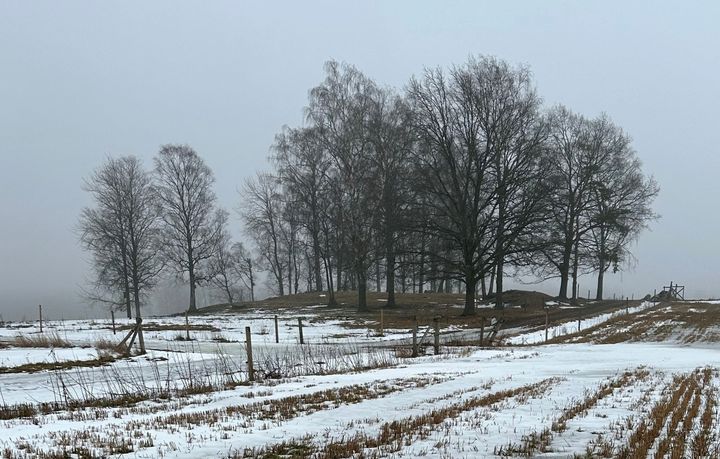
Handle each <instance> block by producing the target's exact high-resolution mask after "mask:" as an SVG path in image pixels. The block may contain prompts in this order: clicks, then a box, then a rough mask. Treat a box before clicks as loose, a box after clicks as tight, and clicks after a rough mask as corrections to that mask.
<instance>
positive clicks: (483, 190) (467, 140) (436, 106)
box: [409, 68, 496, 315]
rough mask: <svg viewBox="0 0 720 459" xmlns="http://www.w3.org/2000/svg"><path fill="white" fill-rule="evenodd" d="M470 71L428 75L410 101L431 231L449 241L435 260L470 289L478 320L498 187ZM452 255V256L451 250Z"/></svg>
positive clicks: (469, 307)
mask: <svg viewBox="0 0 720 459" xmlns="http://www.w3.org/2000/svg"><path fill="white" fill-rule="evenodd" d="M466 73H467V69H466V68H456V69H455V70H453V72H451V75H450V77H449V78H448V77H447V76H446V75H445V73H444V72H443V71H442V70H440V69H436V70H426V72H425V76H424V78H423V79H422V80H418V79H415V78H413V79H412V80H411V82H410V85H409V98H410V100H411V102H412V105H413V110H414V120H415V125H416V129H417V130H418V133H419V135H420V136H421V144H422V145H423V146H422V148H419V149H418V150H417V155H416V158H415V162H416V164H417V166H418V167H419V169H420V172H419V173H420V175H421V176H422V177H423V180H422V181H421V182H419V183H418V184H417V185H418V187H419V191H420V193H421V194H424V195H425V196H426V198H425V199H423V200H422V201H421V202H422V203H423V205H424V206H425V207H426V209H425V212H423V214H424V215H427V216H428V227H429V231H430V232H432V233H433V234H435V235H437V237H439V238H440V239H442V240H443V242H444V243H443V244H441V245H440V246H439V247H438V249H440V250H438V251H436V252H434V253H432V254H431V256H432V257H433V258H434V259H435V260H434V261H433V262H434V263H436V264H439V265H442V266H443V267H444V270H445V271H446V272H447V273H449V274H451V275H453V276H455V277H456V278H459V279H461V280H462V281H463V282H464V283H465V308H464V311H463V313H464V314H466V315H472V314H475V290H476V285H477V282H478V280H479V279H480V276H481V275H482V273H484V272H485V271H486V267H485V266H486V265H487V264H488V263H489V260H490V258H491V256H492V250H493V247H494V243H493V242H494V238H495V231H494V218H493V216H494V214H495V211H496V200H495V184H494V183H493V177H492V175H491V172H490V171H491V165H492V159H493V158H492V155H491V154H490V152H489V151H488V150H487V149H486V148H485V147H484V145H483V143H482V141H481V140H482V139H481V138H480V134H481V124H480V119H479V117H478V113H477V111H476V110H474V109H473V104H474V98H475V96H476V93H475V91H474V86H472V85H467V84H465V82H466V79H467V77H466ZM445 249H447V250H445Z"/></svg>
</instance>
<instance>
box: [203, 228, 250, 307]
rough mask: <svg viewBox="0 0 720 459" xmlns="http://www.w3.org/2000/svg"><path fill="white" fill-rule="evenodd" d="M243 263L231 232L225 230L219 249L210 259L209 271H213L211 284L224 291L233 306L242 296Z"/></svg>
mask: <svg viewBox="0 0 720 459" xmlns="http://www.w3.org/2000/svg"><path fill="white" fill-rule="evenodd" d="M242 263H243V261H242V260H241V259H240V257H239V254H238V253H237V252H236V251H235V250H234V245H233V243H232V241H231V240H230V234H229V233H227V231H223V235H222V239H221V241H220V244H219V246H218V250H217V252H216V253H215V256H213V257H212V258H211V259H210V260H209V271H210V272H211V273H213V276H212V278H211V279H210V284H211V285H213V286H214V287H215V288H217V289H218V290H220V291H221V292H223V295H224V297H225V299H226V300H227V302H228V304H229V305H231V306H232V305H234V304H235V302H236V301H238V299H240V298H241V297H242V293H243V292H242V288H241V284H242V278H241V269H242V268H241V266H242Z"/></svg>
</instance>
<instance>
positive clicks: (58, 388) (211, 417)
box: [0, 304, 720, 458]
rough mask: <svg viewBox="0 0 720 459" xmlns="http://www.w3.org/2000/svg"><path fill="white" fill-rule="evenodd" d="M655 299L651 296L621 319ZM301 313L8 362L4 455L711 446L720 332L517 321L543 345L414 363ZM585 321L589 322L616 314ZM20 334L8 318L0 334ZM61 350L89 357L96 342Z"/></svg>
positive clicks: (528, 453)
mask: <svg viewBox="0 0 720 459" xmlns="http://www.w3.org/2000/svg"><path fill="white" fill-rule="evenodd" d="M703 308H704V306H701V305H698V304H693V305H692V309H694V311H701V310H704V309H703ZM671 309H672V308H671ZM653 311H655V312H653ZM658 311H659V310H655V309H652V305H644V307H643V308H642V309H639V310H638V311H635V313H634V314H633V313H632V311H631V314H630V315H629V316H628V319H630V318H631V317H644V315H647V314H660V312H658ZM663 311H664V310H663ZM662 313H663V314H666V315H667V314H670V313H672V311H671V312H670V313H668V312H662ZM677 314H678V317H685V314H695V315H697V314H699V313H698V312H687V311H686V310H685V309H680V310H679V311H677ZM259 315H260V314H258V316H259ZM306 317H307V316H306ZM308 319H309V320H308V324H312V325H309V326H308V328H307V330H308V331H307V332H305V333H304V334H305V336H306V337H307V338H308V340H309V341H310V343H311V344H309V345H305V346H300V345H298V344H296V341H297V338H296V337H295V334H296V333H297V329H296V322H297V320H296V318H293V317H289V318H288V317H285V318H283V319H282V320H281V323H282V324H283V327H282V331H283V332H284V333H281V343H280V344H275V342H274V341H275V338H274V330H273V328H274V323H273V321H272V319H271V318H270V319H268V318H262V317H256V318H254V319H252V320H249V321H248V319H247V318H246V319H240V318H237V317H234V318H231V317H227V316H224V317H207V318H205V319H203V320H204V322H202V323H203V324H206V325H212V326H215V327H217V328H219V329H221V330H220V331H193V332H191V333H192V334H193V336H194V337H195V338H196V341H192V342H180V341H176V340H175V336H176V335H177V333H178V332H176V331H168V330H164V331H158V332H148V345H149V347H150V348H151V349H152V350H151V351H150V352H149V353H148V355H147V356H138V357H133V358H131V359H121V360H118V361H115V362H112V363H110V364H107V365H104V366H99V367H88V368H67V369H62V370H53V371H41V372H32V373H27V372H23V373H9V374H0V395H1V396H2V403H3V406H4V409H3V410H2V412H1V413H0V419H2V420H0V428H1V429H2V432H3V435H2V436H1V437H0V438H1V439H0V451H2V452H3V455H4V457H8V458H14V457H64V456H63V455H65V454H67V455H71V454H75V455H78V456H82V455H83V454H85V455H86V456H84V457H93V456H94V457H105V456H118V457H119V456H122V457H197V458H201V457H318V458H320V457H325V458H327V457H353V456H355V457H357V456H359V455H360V454H362V455H364V456H365V457H368V456H370V457H373V455H375V456H377V457H434V458H462V457H469V458H470V457H480V458H483V457H548V458H550V457H558V458H560V457H563V458H564V457H591V456H593V455H594V457H623V456H624V455H626V454H627V455H629V456H627V457H645V456H644V455H636V456H630V454H631V453H632V448H636V447H637V445H641V444H642V445H649V446H645V448H646V449H647V453H649V454H652V455H654V454H655V453H658V454H660V455H661V456H662V455H663V454H664V453H663V452H667V454H668V455H669V454H671V453H672V454H678V455H677V456H675V457H703V455H702V454H701V453H703V452H704V453H705V457H717V456H716V455H715V454H717V450H716V449H715V448H716V447H717V444H718V438H720V427H719V424H718V422H717V421H718V413H717V405H716V402H715V400H716V399H717V391H718V386H719V385H720V375H719V374H718V370H717V369H718V368H719V367H720V345H718V344H717V343H714V342H709V341H704V342H702V343H695V344H692V343H691V344H687V343H680V342H677V341H673V342H671V343H664V342H627V341H622V342H618V343H615V344H596V343H594V342H584V343H569V344H549V345H541V344H539V341H544V331H543V334H542V339H541V340H539V339H538V338H537V332H536V331H532V330H530V331H527V332H526V333H524V334H523V333H522V330H519V331H518V332H519V334H517V335H516V336H515V338H513V340H517V341H516V342H518V343H538V344H537V345H527V346H523V347H504V348H492V349H479V348H476V347H462V348H444V349H443V353H442V354H441V355H439V356H429V355H428V356H423V357H420V358H417V359H410V358H406V357H405V355H406V353H405V352H404V348H403V347H398V344H397V341H394V339H395V338H406V332H404V331H402V332H400V331H399V332H398V333H397V334H396V335H391V338H387V337H386V338H385V340H386V344H389V346H387V347H384V346H380V344H381V343H379V341H380V338H379V337H376V336H374V335H375V332H374V330H368V329H365V330H362V329H358V328H352V329H348V328H346V327H342V326H340V325H339V324H338V323H335V322H323V321H315V322H313V321H312V320H310V318H308ZM593 320H594V322H593V323H592V324H590V323H588V324H587V329H588V330H589V332H588V333H594V331H592V330H595V329H597V327H600V326H602V325H603V324H607V325H610V324H613V323H615V321H616V320H617V318H613V317H607V318H605V319H601V318H595V319H593ZM688 320H689V319H688ZM183 321H184V319H181V318H177V319H162V320H153V321H152V322H155V323H157V324H168V323H170V324H179V323H182V322H183ZM198 323H199V322H198V321H197V320H193V324H198ZM675 323H678V324H680V323H685V322H681V321H678V320H676V321H675ZM105 325H106V324H104V323H103V324H99V323H95V324H90V323H89V322H80V321H78V322H74V323H72V324H68V323H67V322H66V323H64V324H60V323H57V324H55V325H54V330H55V331H56V332H58V333H59V334H60V335H62V336H64V337H67V339H68V340H70V341H72V342H73V344H75V343H91V342H92V341H93V340H94V339H96V338H97V337H99V336H104V337H107V335H108V330H104V329H98V328H99V327H102V326H105ZM246 325H248V326H251V327H252V329H253V342H254V343H255V342H257V343H258V350H257V352H258V353H259V356H258V357H256V359H255V361H256V366H257V367H258V368H260V369H261V370H263V371H266V373H265V374H264V375H260V376H264V379H263V380H262V381H258V382H255V383H248V382H247V367H246V362H245V357H244V355H245V354H244V353H245V348H244V346H243V345H242V343H239V342H233V341H242V339H243V338H244V327H245V326H246ZM263 325H265V326H267V327H268V328H269V330H268V332H267V333H265V332H263V331H262V327H263ZM591 325H592V326H591ZM562 326H565V327H566V331H568V332H569V333H574V332H575V331H576V330H575V327H576V326H577V323H576V322H575V321H573V322H569V323H567V324H563V325H561V326H559V327H558V328H557V333H558V334H559V333H561V332H562V328H561V327H562ZM51 330H52V329H51ZM255 330H258V332H256V331H255ZM24 331H25V332H33V331H34V330H33V329H31V328H27V329H25V330H24ZM17 333H18V330H17V329H2V328H0V335H2V336H5V337H6V339H8V340H9V339H11V338H12V337H13V336H15V335H16V334H17ZM109 333H110V336H112V332H111V331H110V332H109ZM182 333H184V332H182ZM256 333H257V335H256ZM213 334H214V335H213ZM218 334H221V335H222V337H223V339H222V340H219V339H218V336H217V335H218ZM569 336H572V335H569ZM228 341H229V342H228ZM628 341H629V340H628ZM22 352H29V354H27V355H25V356H21V353H22ZM35 352H38V353H39V354H35ZM43 352H44V353H46V354H47V353H48V352H50V351H49V350H47V349H40V350H32V351H28V350H26V349H19V348H16V347H12V346H11V347H9V348H6V349H0V359H2V358H5V362H7V364H6V365H5V366H10V365H12V364H13V362H14V363H15V364H17V365H21V364H23V363H24V362H25V361H43V360H42V359H43V358H44V357H43V355H42V353H43ZM54 352H58V355H57V358H58V359H61V358H66V359H67V360H78V359H83V358H94V357H95V354H94V349H93V348H69V349H55V351H54ZM64 352H67V353H74V352H77V353H78V354H75V355H71V356H70V357H66V356H64V355H63V353H64ZM82 352H86V354H85V355H82ZM0 361H2V360H0ZM274 366H276V367H277V368H275V367H274ZM273 369H276V370H277V373H275V374H274V373H272V371H271V370H273ZM22 407H30V408H27V410H26V412H23V411H22ZM33 407H34V408H33ZM39 407H43V408H42V409H39ZM13 410H15V411H13ZM33 410H35V411H33ZM676 419H677V422H675V420H676ZM655 426H657V429H655V428H654V427H655ZM681 437H682V438H684V439H685V440H683V441H681V440H680V438H681ZM703 445H705V446H703ZM702 448H705V449H702ZM50 453H52V454H55V456H48V454H50ZM698 454H699V455H698ZM586 455H589V456H586Z"/></svg>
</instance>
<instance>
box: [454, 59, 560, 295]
mask: <svg viewBox="0 0 720 459" xmlns="http://www.w3.org/2000/svg"><path fill="white" fill-rule="evenodd" d="M455 74H456V78H457V81H458V85H459V86H460V88H462V93H463V94H467V95H468V97H471V98H472V107H471V108H469V109H470V110H473V111H474V112H475V113H476V117H477V122H478V125H479V143H480V148H482V149H483V150H484V152H483V154H484V155H485V156H489V157H491V158H492V160H491V161H490V164H489V166H490V169H491V171H492V175H493V177H492V180H493V181H494V183H495V187H496V190H495V199H496V201H497V203H496V205H495V225H496V226H495V248H494V259H493V268H494V270H495V287H496V289H495V292H496V293H495V295H496V306H497V307H502V305H503V271H504V265H505V261H506V258H507V256H508V254H509V252H512V251H513V250H516V249H519V248H520V247H518V245H517V244H516V241H517V240H518V237H519V236H520V235H521V234H522V233H524V232H525V231H526V230H527V228H528V227H530V226H531V224H532V223H533V222H534V221H535V220H536V219H538V218H539V217H540V215H541V210H542V207H541V202H542V200H541V198H542V197H543V195H542V193H539V186H540V185H541V183H542V176H543V172H544V171H543V170H542V169H541V168H540V162H539V159H540V158H541V155H540V153H541V150H542V148H543V143H544V140H545V137H546V132H547V130H546V124H545V122H544V118H543V117H542V115H541V113H540V104H541V100H540V98H539V97H538V95H537V93H536V91H535V89H534V87H533V85H532V79H531V77H530V71H529V69H528V68H527V67H523V66H520V67H517V68H512V67H511V66H510V65H509V64H508V63H507V62H505V61H503V60H500V59H497V58H493V57H480V58H477V59H475V58H471V59H470V60H469V61H468V63H467V65H466V66H465V67H463V68H462V69H456V72H455Z"/></svg>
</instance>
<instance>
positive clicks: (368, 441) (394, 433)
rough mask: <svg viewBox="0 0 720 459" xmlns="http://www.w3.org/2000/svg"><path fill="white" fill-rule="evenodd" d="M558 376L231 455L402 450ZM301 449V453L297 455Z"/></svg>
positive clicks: (331, 458)
mask: <svg viewBox="0 0 720 459" xmlns="http://www.w3.org/2000/svg"><path fill="white" fill-rule="evenodd" d="M558 381H560V379H559V378H548V379H544V380H542V381H540V382H537V383H534V384H528V385H525V386H520V387H517V388H515V389H508V390H504V391H499V392H494V393H492V394H488V395H485V396H481V397H473V398H469V399H467V400H465V401H463V402H459V403H454V404H451V405H449V406H447V407H444V408H438V409H435V410H432V411H430V412H429V413H425V414H422V415H419V416H412V417H407V418H404V419H401V420H397V421H392V422H386V423H384V424H382V426H381V427H380V431H379V433H378V434H377V435H374V436H370V435H368V434H365V433H363V432H358V433H356V434H354V435H352V436H349V437H343V438H342V439H341V440H338V441H331V442H329V443H326V444H324V445H319V446H315V445H312V444H310V439H308V438H305V439H300V440H293V441H289V442H283V443H280V444H277V445H273V446H270V447H268V448H265V449H262V450H254V449H252V450H250V449H248V450H245V451H238V452H236V454H234V455H232V456H230V457H231V458H248V457H253V458H255V457H258V458H266V459H270V458H276V457H310V456H312V457H313V458H315V459H340V458H346V457H357V456H359V457H379V456H381V455H383V451H399V450H400V449H401V448H402V447H403V446H404V445H407V444H408V443H409V442H411V441H412V439H413V438H427V437H428V436H429V435H430V433H431V432H432V431H433V430H434V428H436V427H437V426H438V425H440V424H442V423H443V422H445V421H446V420H447V419H451V418H455V417H457V416H459V415H460V414H462V413H464V412H467V411H471V410H474V409H477V408H484V407H489V406H492V405H495V404H497V403H499V402H501V401H503V400H507V399H510V398H513V397H514V398H516V399H518V401H520V402H525V401H527V400H528V399H529V398H531V397H540V396H541V395H542V394H544V393H545V392H547V391H548V390H549V389H550V388H551V387H552V386H553V385H555V384H557V382H558ZM366 449H374V451H373V453H372V455H371V456H366V455H365V454H364V450H366ZM298 452H300V454H301V455H298Z"/></svg>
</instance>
